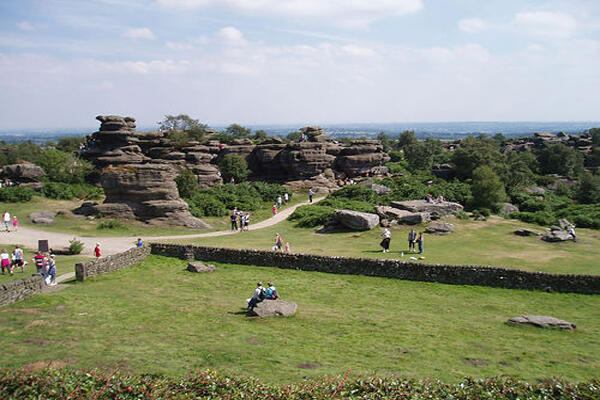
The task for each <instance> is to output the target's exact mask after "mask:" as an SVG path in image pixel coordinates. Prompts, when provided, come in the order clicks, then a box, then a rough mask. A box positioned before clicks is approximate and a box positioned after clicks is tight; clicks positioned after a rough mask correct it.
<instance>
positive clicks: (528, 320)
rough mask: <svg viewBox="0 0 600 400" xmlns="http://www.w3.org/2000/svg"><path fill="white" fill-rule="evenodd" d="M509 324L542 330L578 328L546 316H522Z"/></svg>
mask: <svg viewBox="0 0 600 400" xmlns="http://www.w3.org/2000/svg"><path fill="white" fill-rule="evenodd" d="M507 322H508V323H509V324H513V325H533V326H537V327H540V328H557V329H563V330H569V331H572V330H574V329H575V328H576V325H575V324H574V323H572V322H567V321H563V320H562V319H558V318H554V317H548V316H546V315H522V316H520V317H514V318H511V319H509V320H508V321H507Z"/></svg>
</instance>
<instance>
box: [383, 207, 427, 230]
mask: <svg viewBox="0 0 600 400" xmlns="http://www.w3.org/2000/svg"><path fill="white" fill-rule="evenodd" d="M375 212H376V213H377V215H379V218H381V219H387V220H390V221H396V222H397V223H398V224H402V225H417V224H424V223H425V222H429V221H431V215H430V214H429V213H426V212H417V213H415V212H410V211H406V210H400V209H398V208H394V207H389V206H375Z"/></svg>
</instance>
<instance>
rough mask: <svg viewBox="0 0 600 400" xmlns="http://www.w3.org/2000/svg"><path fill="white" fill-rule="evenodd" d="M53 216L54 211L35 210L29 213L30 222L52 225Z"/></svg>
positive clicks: (54, 214) (54, 215)
mask: <svg viewBox="0 0 600 400" xmlns="http://www.w3.org/2000/svg"><path fill="white" fill-rule="evenodd" d="M55 217H56V213H55V212H54V211H35V212H32V213H31V214H29V219H30V220H31V222H33V223H34V224H38V225H52V224H53V223H54V218H55Z"/></svg>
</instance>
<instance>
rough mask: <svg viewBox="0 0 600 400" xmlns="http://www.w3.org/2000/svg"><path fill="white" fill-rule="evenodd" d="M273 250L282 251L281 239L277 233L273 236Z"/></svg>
mask: <svg viewBox="0 0 600 400" xmlns="http://www.w3.org/2000/svg"><path fill="white" fill-rule="evenodd" d="M275 248H276V250H277V251H283V239H282V238H281V236H280V235H279V233H276V234H275Z"/></svg>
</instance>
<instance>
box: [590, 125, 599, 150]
mask: <svg viewBox="0 0 600 400" xmlns="http://www.w3.org/2000/svg"><path fill="white" fill-rule="evenodd" d="M589 134H590V135H592V143H593V144H594V146H600V128H592V129H590V130H589Z"/></svg>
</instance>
